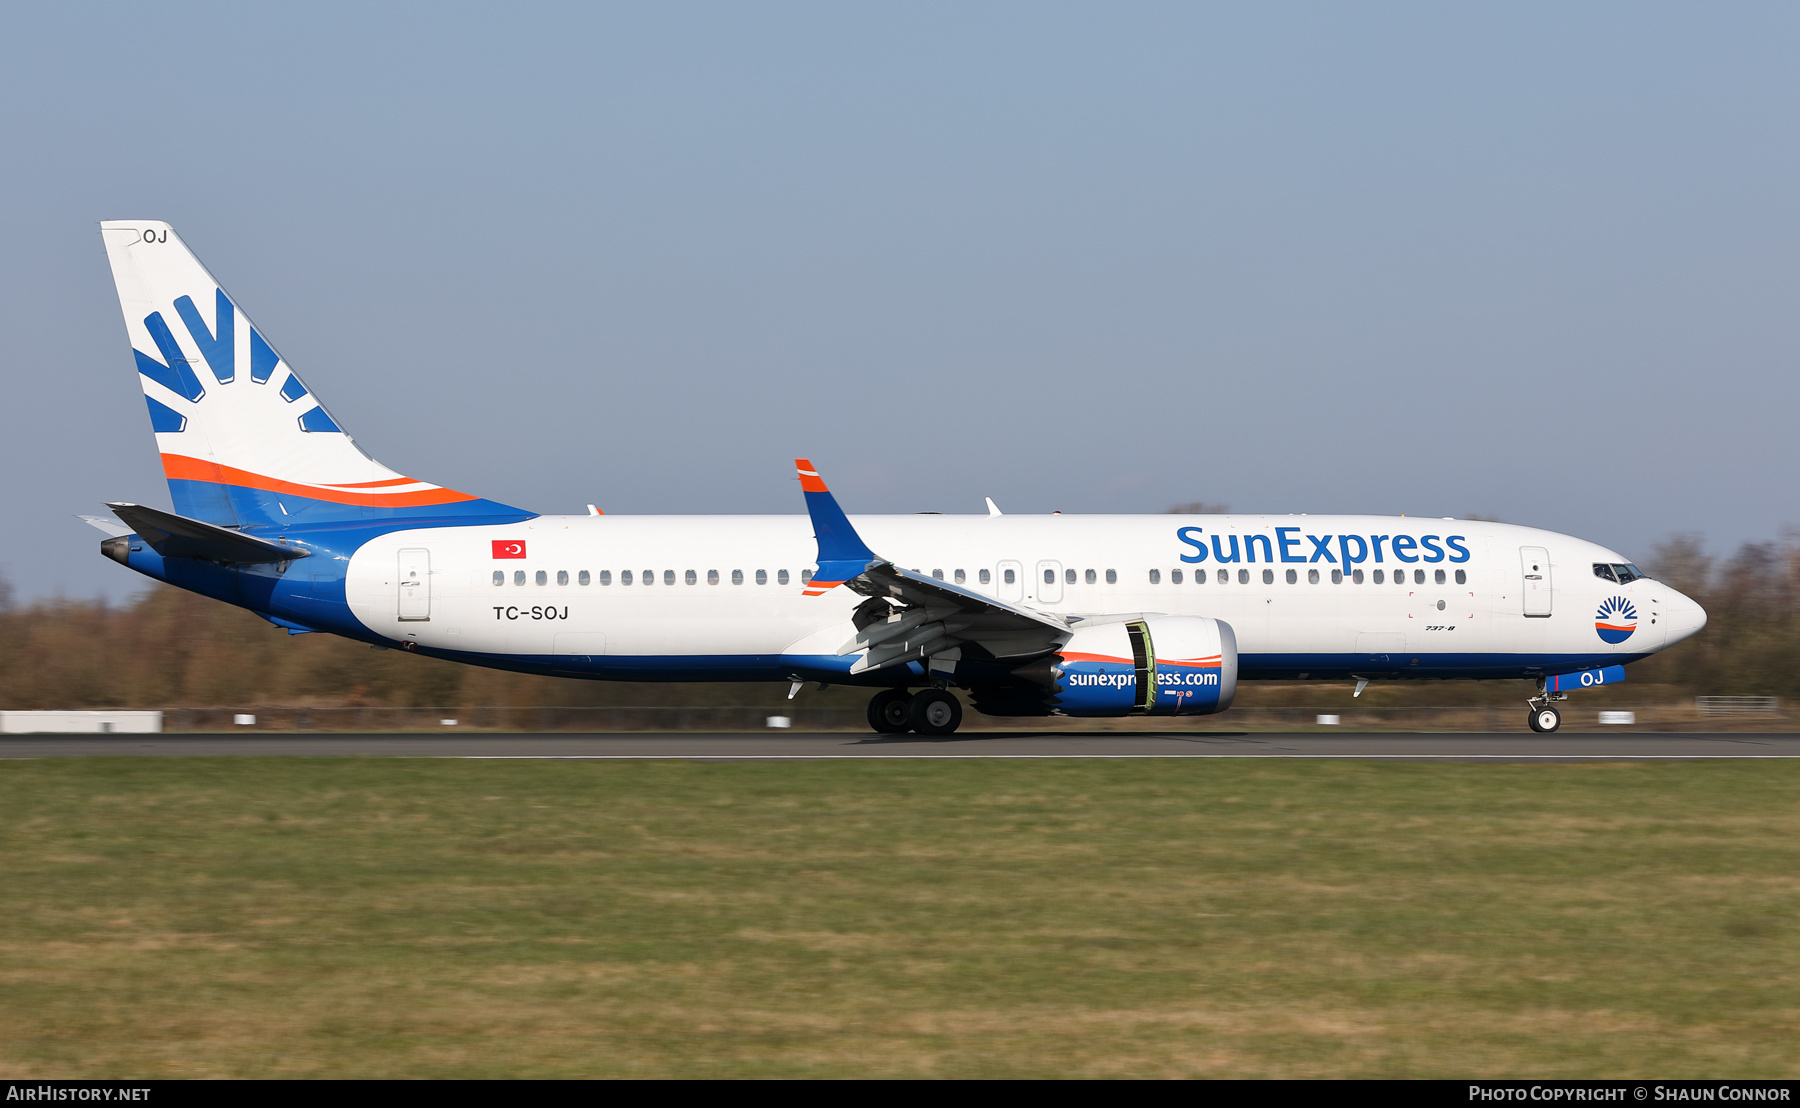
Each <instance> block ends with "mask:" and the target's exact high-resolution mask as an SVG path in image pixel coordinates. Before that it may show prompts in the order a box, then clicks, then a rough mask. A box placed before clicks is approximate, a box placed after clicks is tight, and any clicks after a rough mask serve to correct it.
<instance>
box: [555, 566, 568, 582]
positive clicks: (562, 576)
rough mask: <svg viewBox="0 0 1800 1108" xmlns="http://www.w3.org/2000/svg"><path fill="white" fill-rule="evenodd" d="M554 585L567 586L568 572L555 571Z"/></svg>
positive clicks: (562, 570)
mask: <svg viewBox="0 0 1800 1108" xmlns="http://www.w3.org/2000/svg"><path fill="white" fill-rule="evenodd" d="M556 583H557V584H559V585H566V584H568V583H569V571H568V570H566V569H559V570H557V571H556Z"/></svg>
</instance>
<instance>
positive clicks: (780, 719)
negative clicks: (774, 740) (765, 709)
mask: <svg viewBox="0 0 1800 1108" xmlns="http://www.w3.org/2000/svg"><path fill="white" fill-rule="evenodd" d="M768 724H769V726H770V727H792V726H793V725H794V721H793V720H791V719H789V718H788V717H787V716H770V717H769V719H768Z"/></svg>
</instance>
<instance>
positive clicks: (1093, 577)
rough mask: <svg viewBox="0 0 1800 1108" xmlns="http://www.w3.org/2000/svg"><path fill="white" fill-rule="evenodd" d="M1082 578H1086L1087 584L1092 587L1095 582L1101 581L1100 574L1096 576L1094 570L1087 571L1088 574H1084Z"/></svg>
mask: <svg viewBox="0 0 1800 1108" xmlns="http://www.w3.org/2000/svg"><path fill="white" fill-rule="evenodd" d="M1082 576H1083V577H1084V578H1085V579H1086V581H1087V583H1088V584H1090V585H1091V584H1093V583H1094V582H1095V581H1097V580H1099V579H1100V578H1099V575H1098V574H1096V573H1095V572H1094V571H1093V570H1091V569H1090V570H1088V571H1087V573H1085V574H1083V575H1082Z"/></svg>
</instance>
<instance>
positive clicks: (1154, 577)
mask: <svg viewBox="0 0 1800 1108" xmlns="http://www.w3.org/2000/svg"><path fill="white" fill-rule="evenodd" d="M1150 583H1151V584H1152V585H1160V584H1162V570H1160V569H1153V570H1151V571H1150Z"/></svg>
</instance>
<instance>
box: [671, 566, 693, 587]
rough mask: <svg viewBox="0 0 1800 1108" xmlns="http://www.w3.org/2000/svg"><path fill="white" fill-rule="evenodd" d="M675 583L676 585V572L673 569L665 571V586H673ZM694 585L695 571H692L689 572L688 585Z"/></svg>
mask: <svg viewBox="0 0 1800 1108" xmlns="http://www.w3.org/2000/svg"><path fill="white" fill-rule="evenodd" d="M674 583H675V571H674V570H672V569H665V570H663V584H665V585H673V584H674ZM693 583H694V571H693V570H691V569H690V570H688V584H690V585H691V584H693Z"/></svg>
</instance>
